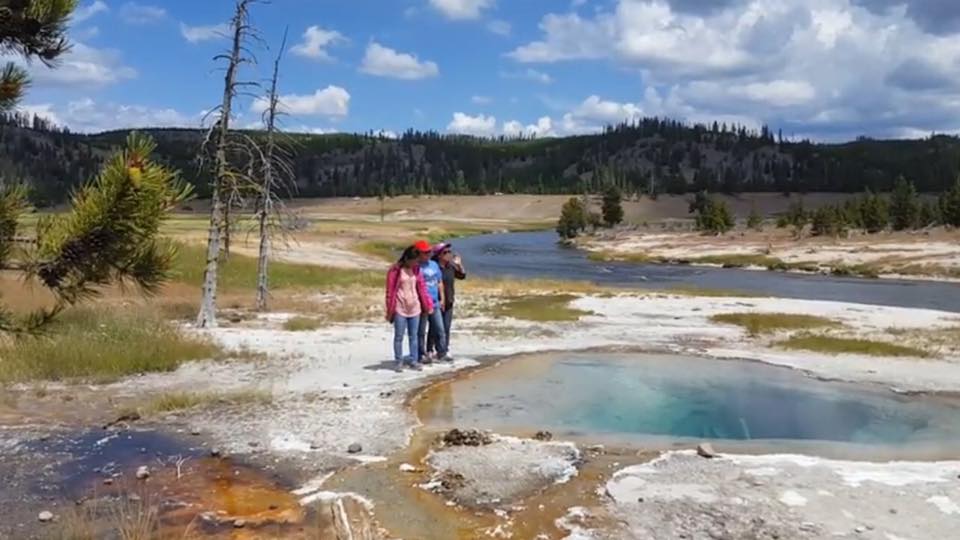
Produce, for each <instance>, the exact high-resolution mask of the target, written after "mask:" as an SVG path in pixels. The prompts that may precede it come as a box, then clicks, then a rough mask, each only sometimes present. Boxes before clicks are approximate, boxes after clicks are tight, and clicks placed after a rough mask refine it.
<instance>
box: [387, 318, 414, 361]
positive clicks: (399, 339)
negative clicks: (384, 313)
mask: <svg viewBox="0 0 960 540" xmlns="http://www.w3.org/2000/svg"><path fill="white" fill-rule="evenodd" d="M419 327H420V317H401V316H400V315H394V317H393V359H394V360H396V361H397V364H399V365H402V364H403V335H404V334H408V335H409V337H410V364H414V365H415V364H417V362H419V361H420V348H419V346H418V344H417V338H418V336H419V330H418V329H419Z"/></svg>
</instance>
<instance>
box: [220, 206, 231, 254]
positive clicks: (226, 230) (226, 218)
mask: <svg viewBox="0 0 960 540" xmlns="http://www.w3.org/2000/svg"><path fill="white" fill-rule="evenodd" d="M232 207H233V200H232V198H231V197H230V196H227V201H226V203H224V205H223V227H222V229H221V231H222V232H221V236H222V237H223V258H224V259H229V258H230V209H231V208H232Z"/></svg>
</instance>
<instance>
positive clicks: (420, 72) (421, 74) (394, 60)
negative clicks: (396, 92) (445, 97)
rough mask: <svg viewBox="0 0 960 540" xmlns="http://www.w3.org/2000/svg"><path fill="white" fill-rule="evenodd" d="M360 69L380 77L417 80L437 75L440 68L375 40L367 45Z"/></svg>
mask: <svg viewBox="0 0 960 540" xmlns="http://www.w3.org/2000/svg"><path fill="white" fill-rule="evenodd" d="M360 71H362V72H364V73H367V74H369V75H376V76H378V77H390V78H393V79H404V80H416V79H427V78H430V77H436V76H437V75H438V74H439V73H440V68H439V67H438V66H437V64H436V63H434V62H430V61H420V59H418V58H417V57H416V55H413V54H408V53H400V52H397V51H395V50H393V49H391V48H389V47H384V46H383V45H381V44H379V43H377V42H373V43H370V45H368V46H367V52H366V54H365V55H364V57H363V62H362V64H361V65H360Z"/></svg>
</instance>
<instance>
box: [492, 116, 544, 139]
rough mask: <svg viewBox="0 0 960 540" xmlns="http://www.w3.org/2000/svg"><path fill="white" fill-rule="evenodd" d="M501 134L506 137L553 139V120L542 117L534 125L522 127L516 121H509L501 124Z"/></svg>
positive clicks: (521, 124)
mask: <svg viewBox="0 0 960 540" xmlns="http://www.w3.org/2000/svg"><path fill="white" fill-rule="evenodd" d="M503 134H504V135H506V136H507V137H518V136H521V135H522V136H525V137H553V136H555V135H556V133H555V132H554V131H553V119H552V118H550V117H549V116H543V117H541V118H540V119H538V120H537V123H536V124H529V125H526V126H525V125H523V123H521V122H518V121H516V120H511V121H509V122H506V123H504V124H503Z"/></svg>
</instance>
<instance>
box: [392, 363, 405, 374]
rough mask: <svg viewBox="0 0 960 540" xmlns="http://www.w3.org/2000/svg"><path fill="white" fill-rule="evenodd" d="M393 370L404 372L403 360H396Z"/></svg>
mask: <svg viewBox="0 0 960 540" xmlns="http://www.w3.org/2000/svg"><path fill="white" fill-rule="evenodd" d="M393 370H394V371H396V372H397V373H402V372H403V362H396V363H395V364H393Z"/></svg>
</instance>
